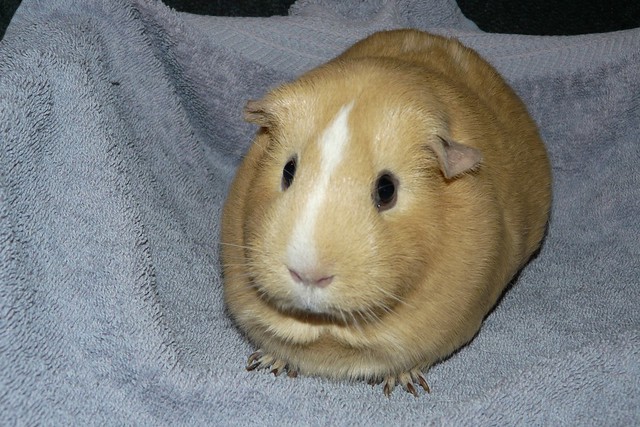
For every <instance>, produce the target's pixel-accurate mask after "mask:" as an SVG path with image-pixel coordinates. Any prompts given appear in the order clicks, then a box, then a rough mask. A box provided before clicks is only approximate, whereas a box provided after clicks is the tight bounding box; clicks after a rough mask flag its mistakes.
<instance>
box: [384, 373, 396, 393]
mask: <svg viewBox="0 0 640 427" xmlns="http://www.w3.org/2000/svg"><path fill="white" fill-rule="evenodd" d="M394 388H396V378H395V377H394V376H388V377H386V378H385V379H384V387H383V389H382V391H383V392H384V395H385V396H387V397H390V396H391V392H392V391H393V389H394Z"/></svg>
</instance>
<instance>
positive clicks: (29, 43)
mask: <svg viewBox="0 0 640 427" xmlns="http://www.w3.org/2000/svg"><path fill="white" fill-rule="evenodd" d="M400 27H415V28H419V29H424V30H430V31H433V32H437V33H440V34H446V35H450V36H455V37H458V38H459V39H460V40H461V41H462V42H464V43H466V44H467V45H469V46H471V47H473V48H475V49H476V50H478V51H479V52H480V53H481V54H482V55H484V56H485V57H486V58H487V59H488V60H489V61H490V62H492V63H493V64H494V65H495V66H496V67H497V68H498V69H499V70H500V71H501V72H502V73H503V74H504V75H505V77H506V79H507V80H508V81H509V82H511V83H512V85H513V86H514V88H515V89H516V90H517V92H518V93H519V94H520V95H521V96H522V97H523V99H524V101H525V102H526V104H527V105H528V107H529V108H530V111H531V113H532V115H533V116H534V118H535V119H536V120H537V122H538V123H539V126H540V129H541V133H542V135H543V138H544V139H545V141H546V143H547V145H548V149H549V152H550V155H551V160H552V163H553V172H554V191H555V193H554V207H553V213H552V220H551V225H550V229H549V233H548V236H547V239H546V241H545V243H544V246H543V249H542V251H541V252H540V254H539V256H538V257H537V258H535V259H534V260H533V261H532V262H531V263H530V264H529V265H528V266H527V267H526V268H525V269H524V271H523V272H522V274H521V275H520V276H519V278H518V280H517V281H516V282H515V284H514V286H513V287H512V288H511V289H510V290H509V291H508V292H507V293H506V295H505V296H504V298H503V299H502V301H501V302H500V304H499V305H498V307H497V308H496V309H495V310H494V311H493V312H492V313H491V314H490V315H489V316H488V318H487V320H486V323H485V325H484V327H483V328H482V330H481V331H480V333H479V335H478V336H477V338H476V339H475V340H474V341H473V342H472V343H471V344H470V345H468V346H466V347H465V348H463V349H462V350H461V351H459V352H457V353H456V354H455V355H454V356H452V357H451V358H449V359H447V360H446V361H444V362H442V363H440V364H438V365H436V366H434V367H433V368H432V369H431V370H430V372H429V373H428V375H427V378H428V380H429V383H430V385H431V388H432V393H431V394H430V395H421V396H420V397H419V398H414V397H413V396H411V395H410V394H407V393H405V392H403V391H402V390H400V389H397V390H396V391H395V392H394V394H393V395H392V396H391V398H390V399H387V398H386V397H384V395H383V394H382V391H381V390H380V388H379V387H377V388H372V387H371V386H369V385H367V384H364V383H349V382H338V381H330V380H326V379H322V378H313V377H299V378H297V379H289V378H286V377H278V378H275V377H273V376H272V375H269V374H267V373H266V372H246V371H245V369H244V364H245V360H246V357H247V356H248V355H249V353H250V352H251V351H252V347H251V345H250V344H249V343H248V342H247V341H246V340H245V338H244V337H243V336H242V335H241V334H240V332H239V331H238V330H237V329H236V328H234V326H233V324H232V323H231V321H230V319H229V317H228V316H227V314H226V312H225V310H224V305H223V301H222V296H221V277H220V267H219V260H218V253H219V245H218V240H217V239H218V237H217V236H218V232H219V224H220V208H221V205H222V203H223V200H224V197H225V193H226V191H227V188H228V185H229V182H230V180H231V178H232V176H233V173H234V170H235V167H236V166H237V165H238V163H239V160H240V159H241V157H242V155H243V153H244V152H245V150H246V149H247V147H248V146H249V144H250V143H251V140H252V135H253V133H254V132H255V128H254V127H252V126H250V125H248V124H246V123H244V122H243V121H242V114H241V112H242V107H243V105H244V103H245V101H246V100H247V99H250V98H256V97H259V96H260V95H261V94H263V93H264V92H265V91H266V90H267V89H268V88H269V87H273V86H274V85H276V84H277V83H279V82H282V81H284V80H287V79H290V78H292V77H294V76H296V75H297V74H298V73H300V72H302V71H304V70H307V69H309V68H311V67H313V66H315V65H318V64H320V63H322V62H324V61H326V60H327V59H329V58H331V57H333V56H335V55H337V54H338V53H339V52H340V51H341V50H342V49H344V48H346V47H347V46H348V45H350V44H351V43H353V42H355V41H356V40H358V39H360V38H362V37H364V36H366V35H368V34H370V33H372V32H374V31H377V30H381V29H389V28H400ZM639 140H640V29H636V30H628V31H621V32H616V33H607V34H593V35H584V36H575V37H531V36H516V35H499V34H486V33H483V32H481V31H480V30H478V29H477V28H476V27H475V26H474V25H473V24H472V23H471V22H470V21H468V20H467V19H465V18H464V17H463V16H462V14H461V13H460V11H459V9H458V8H457V6H456V5H455V3H454V1H453V0H430V1H427V2H421V1H418V0H413V1H412V0H404V1H398V2H386V1H382V0H380V1H364V2H360V1H358V2H355V1H354V2H338V1H320V0H301V1H299V2H298V3H296V4H295V5H294V7H293V8H292V9H291V13H290V16H288V17H272V18H222V17H206V16H194V15H189V14H184V13H176V12H174V11H172V10H171V9H169V8H167V7H165V6H164V5H163V4H162V3H160V2H159V1H151V0H103V1H98V0H96V1H87V0H56V1H50V0H24V1H23V3H22V4H21V6H20V8H19V9H18V11H17V13H16V15H15V16H14V18H13V21H12V22H11V24H10V26H9V28H8V29H7V32H6V35H5V38H4V40H2V42H1V43H0V414H2V415H1V418H2V419H3V424H8V425H12V424H20V425H33V424H40V423H44V424H54V425H122V424H125V425H131V424H138V425H171V424H178V425H205V424H211V425H252V424H253V425H391V424H408V423H416V422H417V423H420V424H435V425H440V424H449V425H478V424H482V425H484V424H499V425H509V424H524V425H531V424H537V425H541V424H548V425H560V424H562V425H591V424H595V425H632V424H638V423H640V399H639V398H638V395H639V394H640V307H639V305H640V261H639V260H640V226H639V224H640V172H639V170H638V167H639V165H640V141H639Z"/></svg>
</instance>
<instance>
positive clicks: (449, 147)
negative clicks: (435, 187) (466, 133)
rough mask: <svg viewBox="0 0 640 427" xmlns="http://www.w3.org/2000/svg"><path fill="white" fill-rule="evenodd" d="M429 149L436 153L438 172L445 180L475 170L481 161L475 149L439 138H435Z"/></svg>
mask: <svg viewBox="0 0 640 427" xmlns="http://www.w3.org/2000/svg"><path fill="white" fill-rule="evenodd" d="M429 148H431V149H432V150H433V151H434V152H435V153H436V157H437V158H438V164H439V165H440V170H441V171H442V174H443V175H444V177H445V178H447V179H451V178H454V177H456V176H458V175H461V174H463V173H465V172H467V171H470V170H472V169H474V168H476V167H477V166H478V165H479V164H480V162H481V161H482V153H481V152H480V150H478V149H477V148H473V147H469V146H467V145H464V144H460V143H459V142H456V141H454V140H452V139H449V138H443V137H441V136H436V137H435V138H434V139H433V141H431V142H430V143H429Z"/></svg>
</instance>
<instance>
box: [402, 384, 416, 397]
mask: <svg viewBox="0 0 640 427" xmlns="http://www.w3.org/2000/svg"><path fill="white" fill-rule="evenodd" d="M405 388H406V389H407V392H409V393H411V394H413V397H418V392H417V391H416V388H415V387H414V386H413V384H411V383H407V384H406V386H405Z"/></svg>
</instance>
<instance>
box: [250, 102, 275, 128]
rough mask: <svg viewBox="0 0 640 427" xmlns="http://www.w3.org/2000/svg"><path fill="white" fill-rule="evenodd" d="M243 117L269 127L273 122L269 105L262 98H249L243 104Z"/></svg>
mask: <svg viewBox="0 0 640 427" xmlns="http://www.w3.org/2000/svg"><path fill="white" fill-rule="evenodd" d="M244 119H245V120H246V121H248V122H249V123H253V124H255V125H258V126H261V127H267V128H268V127H271V126H272V125H273V122H274V116H273V112H272V111H271V108H270V105H269V103H268V102H267V101H265V100H264V99H260V100H257V101H255V100H251V101H248V102H247V105H245V106H244Z"/></svg>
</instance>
